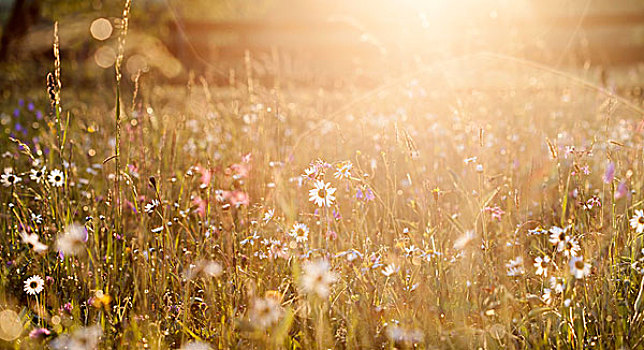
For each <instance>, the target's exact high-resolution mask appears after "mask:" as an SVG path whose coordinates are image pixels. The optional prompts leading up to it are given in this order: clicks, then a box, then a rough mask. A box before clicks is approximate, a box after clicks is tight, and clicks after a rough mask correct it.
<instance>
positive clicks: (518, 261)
mask: <svg viewBox="0 0 644 350" xmlns="http://www.w3.org/2000/svg"><path fill="white" fill-rule="evenodd" d="M505 267H507V268H508V276H510V277H516V276H520V275H523V274H524V273H525V268H523V257H521V256H517V257H516V258H514V259H510V261H509V262H508V263H507V264H505Z"/></svg>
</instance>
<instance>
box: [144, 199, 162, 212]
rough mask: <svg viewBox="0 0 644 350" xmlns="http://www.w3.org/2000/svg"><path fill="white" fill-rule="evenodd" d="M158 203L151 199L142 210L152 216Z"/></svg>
mask: <svg viewBox="0 0 644 350" xmlns="http://www.w3.org/2000/svg"><path fill="white" fill-rule="evenodd" d="M159 204H160V203H159V201H158V200H156V199H153V200H152V201H151V202H150V203H148V204H146V205H145V207H144V208H143V210H145V212H146V213H148V214H152V213H154V211H155V210H156V208H158V207H159Z"/></svg>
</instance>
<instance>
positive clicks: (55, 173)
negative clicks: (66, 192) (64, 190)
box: [47, 169, 65, 187]
mask: <svg viewBox="0 0 644 350" xmlns="http://www.w3.org/2000/svg"><path fill="white" fill-rule="evenodd" d="M47 180H48V181H49V184H51V185H52V186H54V187H63V185H64V184H65V175H64V174H63V172H62V171H60V170H58V169H54V170H52V171H51V172H50V173H49V176H48V177H47Z"/></svg>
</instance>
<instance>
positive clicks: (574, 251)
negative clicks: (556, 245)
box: [563, 237, 581, 258]
mask: <svg viewBox="0 0 644 350" xmlns="http://www.w3.org/2000/svg"><path fill="white" fill-rule="evenodd" d="M580 251H581V247H580V246H579V242H578V241H577V240H576V239H575V238H572V237H566V240H565V241H564V243H563V253H564V256H565V257H567V258H570V257H572V256H577V255H579V252H580Z"/></svg>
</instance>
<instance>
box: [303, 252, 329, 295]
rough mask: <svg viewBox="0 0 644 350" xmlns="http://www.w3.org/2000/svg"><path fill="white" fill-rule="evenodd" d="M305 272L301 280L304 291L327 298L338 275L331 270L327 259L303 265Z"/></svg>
mask: <svg viewBox="0 0 644 350" xmlns="http://www.w3.org/2000/svg"><path fill="white" fill-rule="evenodd" d="M303 270H304V274H303V276H302V278H301V280H300V286H301V287H302V291H303V292H304V293H307V294H316V295H317V296H319V297H320V298H323V299H325V298H326V297H328V296H329V293H330V291H331V285H332V284H333V283H335V281H337V279H338V277H337V276H336V274H335V273H334V272H333V271H331V266H330V265H329V262H328V261H326V260H318V261H315V262H307V263H305V264H304V267H303Z"/></svg>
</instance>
